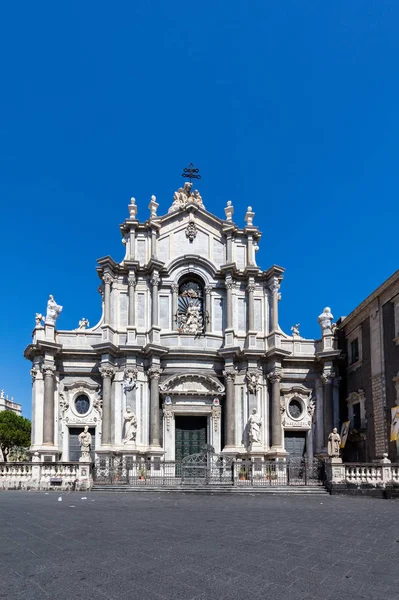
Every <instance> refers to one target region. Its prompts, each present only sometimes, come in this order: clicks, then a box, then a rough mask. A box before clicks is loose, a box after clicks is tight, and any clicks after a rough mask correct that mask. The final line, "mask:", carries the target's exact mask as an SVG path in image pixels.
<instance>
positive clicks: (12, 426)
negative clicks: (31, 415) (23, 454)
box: [0, 410, 31, 461]
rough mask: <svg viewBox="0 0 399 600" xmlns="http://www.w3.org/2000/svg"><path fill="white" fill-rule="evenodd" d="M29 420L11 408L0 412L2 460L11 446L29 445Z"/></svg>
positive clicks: (21, 446)
mask: <svg viewBox="0 0 399 600" xmlns="http://www.w3.org/2000/svg"><path fill="white" fill-rule="evenodd" d="M30 432H31V422H30V421H29V419H25V417H20V416H19V415H16V414H15V413H14V412H12V411H11V410H3V411H1V412H0V448H1V451H2V453H3V457H4V460H5V461H7V457H8V455H9V453H10V450H12V449H13V448H26V447H28V446H30Z"/></svg>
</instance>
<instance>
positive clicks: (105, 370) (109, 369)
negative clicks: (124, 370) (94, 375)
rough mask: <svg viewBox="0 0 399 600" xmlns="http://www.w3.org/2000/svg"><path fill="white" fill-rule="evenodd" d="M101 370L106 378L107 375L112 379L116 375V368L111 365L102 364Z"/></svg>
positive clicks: (102, 375)
mask: <svg viewBox="0 0 399 600" xmlns="http://www.w3.org/2000/svg"><path fill="white" fill-rule="evenodd" d="M99 371H100V374H101V377H102V378H103V379H106V378H107V377H108V378H109V379H112V378H113V376H114V375H115V369H114V367H112V366H111V365H102V366H101V367H100V369H99Z"/></svg>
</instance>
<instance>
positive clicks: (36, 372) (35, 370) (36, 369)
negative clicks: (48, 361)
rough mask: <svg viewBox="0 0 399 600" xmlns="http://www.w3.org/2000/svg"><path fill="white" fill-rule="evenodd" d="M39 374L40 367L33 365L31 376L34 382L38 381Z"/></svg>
mask: <svg viewBox="0 0 399 600" xmlns="http://www.w3.org/2000/svg"><path fill="white" fill-rule="evenodd" d="M39 373H40V367H39V366H38V365H33V367H32V368H31V370H30V375H31V377H32V382H33V381H35V379H37V377H38V375H39Z"/></svg>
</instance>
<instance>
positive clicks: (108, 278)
mask: <svg viewBox="0 0 399 600" xmlns="http://www.w3.org/2000/svg"><path fill="white" fill-rule="evenodd" d="M112 281H113V278H112V275H111V274H110V273H104V275H103V282H104V325H109V322H110V315H111V285H112Z"/></svg>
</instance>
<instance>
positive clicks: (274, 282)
mask: <svg viewBox="0 0 399 600" xmlns="http://www.w3.org/2000/svg"><path fill="white" fill-rule="evenodd" d="M268 288H269V290H270V291H271V292H272V294H277V292H278V291H279V289H280V282H279V280H278V277H272V279H271V280H270V281H269V282H268Z"/></svg>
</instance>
